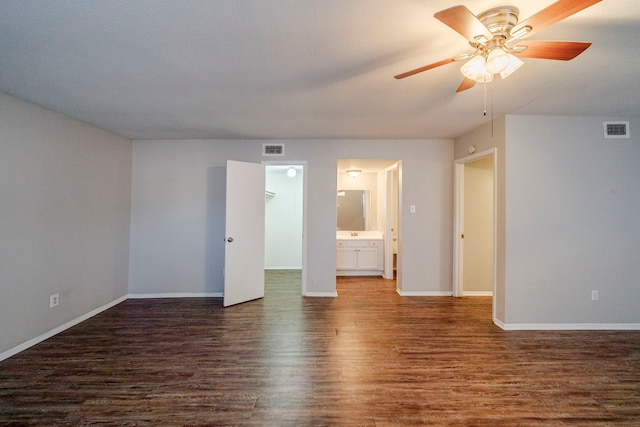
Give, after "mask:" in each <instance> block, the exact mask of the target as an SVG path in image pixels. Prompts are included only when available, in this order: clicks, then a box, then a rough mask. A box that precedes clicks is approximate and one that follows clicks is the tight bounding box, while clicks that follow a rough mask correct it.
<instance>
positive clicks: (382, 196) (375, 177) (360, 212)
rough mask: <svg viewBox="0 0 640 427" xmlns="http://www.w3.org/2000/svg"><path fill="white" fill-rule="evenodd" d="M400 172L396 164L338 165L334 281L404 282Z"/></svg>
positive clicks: (359, 162) (348, 162) (363, 161)
mask: <svg viewBox="0 0 640 427" xmlns="http://www.w3.org/2000/svg"><path fill="white" fill-rule="evenodd" d="M400 169H401V165H400V161H399V160H393V159H339V160H338V162H337V193H336V218H337V222H336V276H382V277H384V278H385V279H390V280H393V279H396V280H400V277H401V274H400V273H401V265H402V264H401V261H400V260H401V254H400V248H401V244H400V238H401V233H400V227H401V225H400V215H399V207H400V197H401V189H400V181H401V180H400V175H401V173H400ZM396 268H397V269H398V270H397V273H398V274H397V275H396V273H395V272H396Z"/></svg>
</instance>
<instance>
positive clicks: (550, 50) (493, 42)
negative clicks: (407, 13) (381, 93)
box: [394, 0, 602, 92]
mask: <svg viewBox="0 0 640 427" xmlns="http://www.w3.org/2000/svg"><path fill="white" fill-rule="evenodd" d="M600 1H602V0H558V1H557V2H555V3H553V4H551V5H550V6H548V7H546V8H545V9H542V10H541V11H539V12H538V13H536V14H535V15H533V16H531V17H529V18H528V19H525V20H524V21H522V22H518V13H519V10H518V9H517V8H515V7H513V6H503V7H497V8H493V9H489V10H487V11H485V12H483V13H481V14H479V15H478V16H476V15H474V14H473V13H471V11H470V10H469V9H467V8H466V7H465V6H462V5H459V6H454V7H451V8H449V9H445V10H441V11H440V12H438V13H436V14H435V15H434V16H435V17H436V18H437V19H439V20H440V21H442V22H443V23H445V24H446V25H448V26H449V27H450V28H452V29H453V30H455V31H456V32H458V33H459V34H461V35H462V36H463V37H465V38H466V39H467V40H468V41H469V44H470V45H471V47H472V48H474V49H475V52H473V53H470V54H466V53H465V54H461V55H458V56H454V57H453V58H447V59H443V60H442V61H438V62H434V63H433V64H429V65H426V66H424V67H420V68H416V69H415V70H411V71H407V72H406V73H402V74H398V75H397V76H394V77H395V78H396V79H403V78H405V77H409V76H413V75H414V74H418V73H421V72H423V71H427V70H431V69H432V68H436V67H440V66H441V65H446V64H450V63H452V62H458V61H464V60H467V59H469V61H467V62H466V63H465V64H463V65H462V67H461V68H460V71H461V72H462V74H463V75H464V79H463V80H462V83H461V84H460V86H458V89H457V90H456V92H461V91H463V90H466V89H470V88H472V87H473V86H474V85H475V84H476V82H477V83H488V82H490V81H492V80H493V77H494V75H495V74H500V76H501V77H502V78H503V79H504V78H506V77H508V76H509V75H511V74H512V73H513V72H514V71H516V70H517V69H518V68H520V66H522V64H523V61H522V60H521V59H520V58H539V59H556V60H564V61H568V60H570V59H573V58H575V57H576V56H578V55H580V54H581V53H582V52H584V51H585V50H586V49H587V48H588V47H589V46H591V43H590V42H569V41H543V40H529V41H523V39H526V38H527V37H530V36H532V35H534V34H536V33H538V32H539V31H542V30H544V29H545V28H547V27H549V26H551V25H553V24H555V23H556V22H558V21H561V20H562V19H565V18H567V17H569V16H571V15H573V14H575V13H578V12H580V11H581V10H584V9H586V8H588V7H589V6H592V5H594V4H596V3H598V2H600Z"/></svg>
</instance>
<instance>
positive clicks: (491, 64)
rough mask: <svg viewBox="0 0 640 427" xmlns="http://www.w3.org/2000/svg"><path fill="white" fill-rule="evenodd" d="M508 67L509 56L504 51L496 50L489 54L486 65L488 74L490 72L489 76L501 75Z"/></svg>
mask: <svg viewBox="0 0 640 427" xmlns="http://www.w3.org/2000/svg"><path fill="white" fill-rule="evenodd" d="M508 65H509V56H508V55H507V53H506V52H505V51H504V50H502V49H500V48H496V49H493V50H492V51H491V52H489V56H487V64H486V68H487V71H488V72H490V73H491V74H497V73H501V72H503V71H504V70H505V69H506V68H507V66H508Z"/></svg>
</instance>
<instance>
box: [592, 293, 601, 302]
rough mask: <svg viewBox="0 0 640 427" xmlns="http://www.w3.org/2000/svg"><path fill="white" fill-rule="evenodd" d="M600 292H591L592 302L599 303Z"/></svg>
mask: <svg viewBox="0 0 640 427" xmlns="http://www.w3.org/2000/svg"><path fill="white" fill-rule="evenodd" d="M598 298H599V295H598V291H591V301H598Z"/></svg>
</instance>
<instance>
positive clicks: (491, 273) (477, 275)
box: [453, 149, 496, 313]
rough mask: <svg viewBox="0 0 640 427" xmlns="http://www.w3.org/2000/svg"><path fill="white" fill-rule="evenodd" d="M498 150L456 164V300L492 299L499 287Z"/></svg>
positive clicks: (454, 277) (467, 158)
mask: <svg viewBox="0 0 640 427" xmlns="http://www.w3.org/2000/svg"><path fill="white" fill-rule="evenodd" d="M495 158H496V150H495V149H492V150H487V151H484V152H481V153H478V154H476V155H473V156H468V157H465V158H462V159H459V160H456V163H455V175H454V192H455V194H454V203H455V206H454V216H455V218H454V226H455V230H454V254H453V259H454V271H453V280H454V283H453V291H454V292H453V294H454V296H458V297H461V296H492V297H494V298H493V305H494V310H493V312H494V313H495V285H496V167H495V164H496V162H495Z"/></svg>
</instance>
